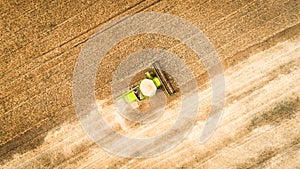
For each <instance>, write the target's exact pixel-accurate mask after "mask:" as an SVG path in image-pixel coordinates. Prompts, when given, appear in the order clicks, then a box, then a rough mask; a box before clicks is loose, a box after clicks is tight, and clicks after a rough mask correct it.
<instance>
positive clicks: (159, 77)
mask: <svg viewBox="0 0 300 169" xmlns="http://www.w3.org/2000/svg"><path fill="white" fill-rule="evenodd" d="M151 67H152V70H151V71H148V72H146V73H145V74H146V78H145V79H143V80H141V81H140V83H139V84H137V85H134V86H133V87H131V88H130V90H129V91H128V92H126V93H124V94H122V95H121V96H119V97H118V99H121V98H122V99H124V100H125V101H126V102H127V103H132V102H139V101H142V100H144V99H147V98H150V97H152V96H154V95H155V94H156V90H157V89H160V88H161V89H163V90H164V91H165V92H166V94H167V95H168V96H171V95H173V94H175V93H176V91H175V90H174V88H173V86H172V84H171V82H170V81H169V79H168V78H167V76H166V74H165V73H164V72H163V70H162V69H161V66H160V64H159V62H154V63H153V64H152V65H151Z"/></svg>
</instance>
